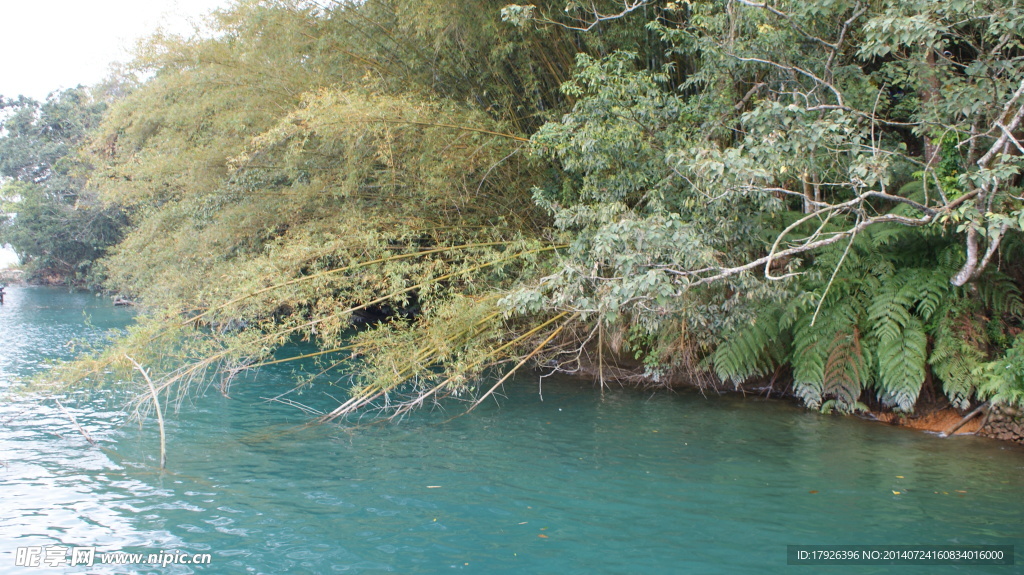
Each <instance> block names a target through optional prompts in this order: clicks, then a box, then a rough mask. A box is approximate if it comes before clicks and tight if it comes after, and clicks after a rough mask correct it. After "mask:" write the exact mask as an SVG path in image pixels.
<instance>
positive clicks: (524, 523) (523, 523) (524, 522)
mask: <svg viewBox="0 0 1024 575" xmlns="http://www.w3.org/2000/svg"><path fill="white" fill-rule="evenodd" d="M527 523H529V521H523V522H522V523H520V525H526V524H527Z"/></svg>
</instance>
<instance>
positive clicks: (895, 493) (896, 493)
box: [892, 491, 900, 495]
mask: <svg viewBox="0 0 1024 575" xmlns="http://www.w3.org/2000/svg"><path fill="white" fill-rule="evenodd" d="M892 494H893V495H899V494H900V492H899V491H893V492H892Z"/></svg>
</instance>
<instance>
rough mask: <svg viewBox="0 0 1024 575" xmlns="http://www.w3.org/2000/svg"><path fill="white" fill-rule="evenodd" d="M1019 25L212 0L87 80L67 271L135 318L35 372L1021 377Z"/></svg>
mask: <svg viewBox="0 0 1024 575" xmlns="http://www.w3.org/2000/svg"><path fill="white" fill-rule="evenodd" d="M1022 37H1024V8H1021V7H1019V6H1018V4H1017V3H1016V2H1012V1H1010V0H990V1H981V2H978V1H966V0H952V1H943V2H937V1H931V0H911V1H909V2H883V1H854V0H849V1H848V0H813V1H811V2H790V1H787V0H777V1H774V2H771V1H769V2H766V3H763V4H762V3H758V2H754V1H750V0H706V1H692V2H664V1H654V0H651V1H642V0H627V1H625V2H623V1H616V0H593V1H571V2H568V3H566V2H565V1H564V0H563V1H562V2H539V3H537V4H532V5H510V4H507V3H504V2H489V1H487V0H464V1H461V2H436V1H434V0H425V1H423V0H421V1H419V2H411V1H408V0H366V1H363V2H337V1H336V2H329V3H322V2H321V3H318V2H313V1H301V0H238V1H237V2H236V3H234V4H233V5H231V6H230V7H229V8H226V9H224V10H222V11H218V12H216V13H214V14H212V15H211V16H210V17H209V19H208V21H207V22H206V29H205V30H202V31H197V34H196V35H195V36H193V37H189V38H185V37H175V36H167V35H156V36H154V37H152V38H151V39H149V40H148V41H147V42H146V43H144V44H143V45H141V46H140V47H139V49H138V51H137V56H136V59H135V60H134V61H133V62H132V63H131V65H130V67H129V72H128V73H126V74H127V75H126V76H125V78H123V79H121V80H120V83H119V84H117V85H119V86H121V87H122V89H120V90H118V91H116V92H117V93H116V94H113V95H112V94H111V90H110V89H109V87H108V88H107V92H106V93H105V94H106V95H105V96H94V98H96V99H97V101H99V100H102V101H103V102H109V105H107V107H106V108H105V109H104V111H103V115H102V121H100V122H99V123H98V125H97V126H95V127H92V128H91V129H90V131H89V135H88V138H86V139H84V140H81V141H78V140H76V141H75V142H74V146H73V149H72V150H71V151H69V152H68V154H69V156H68V157H69V158H72V157H73V158H74V161H75V165H76V166H78V169H79V170H80V171H82V172H84V173H85V174H86V175H87V180H84V181H85V183H82V184H81V190H80V192H79V193H80V195H81V197H88V198H95V203H97V205H101V206H102V209H103V210H106V212H104V213H108V212H111V211H113V212H116V213H117V214H120V216H119V217H122V218H123V219H124V222H123V223H122V224H121V226H122V228H121V231H120V232H119V233H118V234H114V235H111V236H110V237H111V239H110V240H109V241H108V242H107V244H106V248H105V255H104V256H103V257H102V258H100V259H98V260H97V261H95V263H93V262H92V261H91V260H89V263H90V265H91V270H92V273H93V275H94V276H95V277H100V278H102V281H103V282H104V285H105V287H106V288H107V289H109V290H112V291H115V292H118V293H121V294H124V295H126V296H129V297H131V298H133V299H136V300H138V301H140V302H142V303H143V304H144V309H145V313H144V314H143V316H142V317H141V318H140V321H139V322H138V324H137V325H136V326H135V327H133V328H132V329H131V331H130V332H129V333H128V334H127V335H126V336H125V337H123V338H122V339H121V340H119V341H118V342H116V343H114V344H113V345H111V346H109V347H107V348H106V349H104V350H101V351H99V352H97V353H96V354H95V355H92V356H89V357H84V358H82V359H81V360H79V361H78V362H75V363H72V364H68V365H65V366H63V367H62V368H60V369H59V370H57V371H55V372H54V374H55V375H56V376H57V377H58V378H59V379H61V380H63V381H74V380H78V379H80V378H84V377H88V376H90V374H92V375H95V374H97V373H101V372H108V373H112V374H114V376H115V377H121V378H131V377H132V376H133V373H135V374H136V375H137V372H139V371H141V370H138V369H134V368H135V367H136V366H145V369H146V370H148V371H147V372H146V373H148V374H149V375H151V376H152V378H153V379H152V381H153V382H155V383H156V389H157V390H159V391H161V392H163V393H165V394H167V396H168V397H169V399H171V400H172V401H174V400H178V401H180V400H181V399H182V398H184V397H185V396H186V395H187V393H188V392H189V390H194V389H197V386H198V387H200V388H201V387H203V386H205V385H210V384H215V385H217V386H219V388H220V389H221V390H222V391H223V392H224V393H226V394H227V393H230V385H231V383H232V380H233V378H234V376H235V375H237V374H238V373H241V372H243V371H245V370H247V369H255V368H257V367H259V366H261V365H266V364H267V363H271V362H273V363H277V362H282V361H286V360H289V359H302V360H305V361H304V362H303V365H315V368H314V369H313V373H311V374H310V381H317V382H321V383H318V385H319V384H323V383H322V382H323V381H338V382H341V381H345V382H347V381H349V380H348V379H347V378H346V377H345V374H349V373H352V372H354V373H356V374H357V377H356V380H355V383H354V384H353V385H352V386H351V389H350V392H351V395H350V399H348V400H347V401H345V402H344V403H342V404H341V405H339V407H338V408H337V409H335V410H334V411H333V412H330V413H324V414H320V415H321V416H322V419H323V420H331V419H335V418H338V417H341V416H345V415H349V414H352V413H356V412H358V411H360V410H364V409H366V408H384V409H385V413H387V414H389V415H392V416H394V415H399V414H401V413H404V412H405V411H407V410H408V409H412V408H415V407H419V406H422V405H425V404H427V403H429V402H434V401H440V400H442V399H445V398H447V400H449V401H453V400H459V399H461V400H463V401H466V402H467V403H466V405H467V406H468V407H470V408H471V407H472V406H475V405H477V404H479V402H480V401H482V400H484V399H486V398H487V397H489V396H490V395H491V394H492V393H493V392H494V391H495V390H496V389H497V388H498V386H499V385H500V384H503V383H504V382H505V381H507V378H508V377H509V376H510V375H511V374H512V373H514V372H516V371H517V370H522V369H530V368H537V367H540V368H543V369H546V370H549V371H551V370H553V371H562V372H568V373H578V374H585V375H587V376H590V377H592V378H593V379H594V380H595V381H598V382H599V385H602V386H603V385H608V384H612V383H614V382H632V383H634V384H639V385H649V386H670V385H675V384H679V383H681V382H689V383H695V384H697V385H710V386H716V387H724V388H729V387H735V388H737V389H738V388H740V387H742V386H744V385H750V384H759V385H764V386H771V387H772V388H773V389H779V390H781V389H786V388H789V389H791V391H792V393H793V394H794V395H796V396H797V397H799V398H801V400H802V401H803V402H804V403H805V404H806V405H807V406H808V407H811V408H815V409H821V410H824V411H831V410H837V411H840V412H852V411H856V410H860V409H868V408H876V409H877V408H883V409H891V410H894V411H898V412H903V413H910V412H913V411H914V409H915V406H916V405H917V404H918V403H919V400H920V399H921V398H922V397H924V398H927V399H929V400H930V401H935V400H936V399H937V398H941V397H944V398H946V399H947V400H948V401H949V402H950V403H951V404H952V405H953V406H955V407H957V408H963V409H966V408H968V407H969V406H970V405H971V404H973V403H978V402H984V401H991V402H994V403H1005V404H1021V403H1022V402H1024V337H1022V336H1021V335H1020V334H1021V332H1022V327H1024V326H1022V319H1024V302H1022V299H1021V293H1020V287H1021V286H1022V285H1024V266H1022V264H1021V263H1020V262H1021V261H1022V260H1021V256H1022V255H1024V243H1022V241H1021V239H1022V226H1024V212H1022V202H1024V198H1022V190H1021V176H1020V167H1021V163H1022V160H1021V158H1024V142H1022V140H1024V126H1022V125H1021V124H1022V121H1024V71H1022V70H1024V46H1022V44H1021V38H1022ZM57 97H59V95H58V96H55V98H57ZM7 104H8V105H15V102H13V101H9V102H7ZM29 116H31V114H29ZM23 121H28V122H29V123H31V118H29V120H24V119H23ZM40 121H41V120H40ZM15 137H16V134H15V133H14V132H12V131H10V130H8V131H7V132H6V135H5V136H4V139H5V142H6V143H11V142H14V141H15V140H14V138H15ZM5 174H6V173H5ZM6 175H8V177H12V178H13V180H12V181H13V183H8V184H7V185H6V188H5V193H4V195H5V196H6V197H8V198H11V197H13V196H18V195H19V194H17V193H14V192H13V191H12V188H11V186H15V185H19V186H23V187H24V186H30V185H40V183H39V182H38V181H36V182H31V181H25V178H22V179H21V180H19V179H18V176H17V174H15V173H13V172H12V173H11V174H6ZM20 196H21V197H23V196H25V193H24V192H22V193H21V194H20ZM8 204H9V207H8V208H7V209H8V211H17V207H18V206H17V202H16V201H15V200H10V199H9V200H8ZM90 205H91V204H90ZM28 220H29V218H16V219H15V220H12V222H11V223H8V224H7V225H6V227H5V228H4V231H3V232H2V233H3V234H5V235H4V236H3V237H4V238H7V237H10V238H12V239H14V238H15V237H16V236H15V233H16V232H17V233H22V234H24V232H25V230H24V224H25V223H26V222H27V221H28ZM26 245H27V244H26ZM15 246H16V247H18V248H19V250H20V251H22V252H23V253H25V254H26V255H29V256H31V255H32V254H31V250H29V249H27V248H24V247H21V246H19V244H18V243H15ZM297 342H305V343H304V345H307V346H309V345H311V346H315V349H312V350H310V349H309V348H308V347H306V348H301V346H300V347H299V348H297V347H296V346H295V345H294V344H296V343H297ZM300 348H301V353H295V354H291V355H289V354H290V352H289V351H288V350H293V349H300ZM488 382H495V383H488ZM146 397H149V396H148V395H145V396H142V395H140V398H141V399H140V401H142V402H144V401H146V399H145V398H146Z"/></svg>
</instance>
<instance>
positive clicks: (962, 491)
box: [956, 489, 967, 493]
mask: <svg viewBox="0 0 1024 575" xmlns="http://www.w3.org/2000/svg"><path fill="white" fill-rule="evenodd" d="M956 492H957V493H967V492H966V491H964V490H963V489H957V490H956Z"/></svg>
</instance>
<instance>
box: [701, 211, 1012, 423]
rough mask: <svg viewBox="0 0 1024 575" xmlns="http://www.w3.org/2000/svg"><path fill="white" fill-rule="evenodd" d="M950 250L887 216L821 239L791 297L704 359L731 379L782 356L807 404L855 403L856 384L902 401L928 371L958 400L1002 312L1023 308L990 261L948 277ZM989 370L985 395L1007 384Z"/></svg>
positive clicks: (886, 400)
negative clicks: (845, 236) (964, 277)
mask: <svg viewBox="0 0 1024 575" xmlns="http://www.w3.org/2000/svg"><path fill="white" fill-rule="evenodd" d="M961 259H962V255H961V253H960V252H959V249H958V247H957V246H956V245H955V244H954V243H952V242H951V241H950V240H949V239H948V238H946V237H944V236H943V235H942V233H941V231H924V230H907V229H905V228H904V229H900V228H896V227H895V226H894V227H892V228H884V227H881V228H876V229H872V230H869V231H867V232H864V233H862V234H860V235H859V236H858V237H857V238H856V239H855V240H854V241H853V243H852V245H850V246H849V248H847V246H845V245H844V246H836V247H831V249H829V250H825V251H823V252H822V253H820V254H818V256H817V258H816V259H815V261H814V262H812V263H811V264H810V266H809V273H807V274H805V275H804V276H803V277H802V279H801V280H800V281H799V282H798V285H797V296H796V297H794V298H793V299H791V300H790V301H789V302H788V303H785V304H777V303H773V304H769V305H767V306H765V307H764V308H763V309H760V310H758V312H757V313H756V318H755V320H754V321H753V322H752V323H751V324H750V325H748V326H742V327H739V328H736V329H734V330H732V331H731V332H730V333H728V334H726V336H725V337H724V339H723V341H722V342H721V343H720V345H719V346H718V348H717V349H716V351H715V353H714V356H713V362H714V367H715V371H716V372H717V374H718V376H719V377H720V378H721V379H723V380H727V381H732V382H734V383H735V384H736V385H739V384H740V383H742V382H744V381H747V380H750V379H754V378H758V377H764V376H765V375H766V374H768V373H771V372H773V371H774V370H776V369H778V368H779V367H781V366H783V365H786V364H788V365H789V366H790V367H791V368H792V372H793V386H794V392H795V393H796V395H797V396H798V397H800V398H801V399H802V400H803V401H804V403H805V404H806V405H807V406H808V407H811V408H814V409H820V410H822V411H833V410H835V411H839V412H844V413H848V412H852V411H857V410H864V409H866V406H865V404H864V403H863V402H864V401H865V400H866V394H873V396H874V398H875V399H876V400H877V401H879V402H880V403H881V404H882V405H884V406H886V407H888V408H891V409H893V410H895V411H899V412H911V411H913V409H914V406H915V404H916V403H917V400H918V397H919V395H920V393H921V390H922V389H923V387H924V386H925V384H926V382H927V381H928V379H929V375H931V376H933V378H934V380H937V381H938V382H940V383H941V386H942V391H943V393H944V394H945V395H946V397H948V398H949V401H950V403H951V404H952V405H953V406H955V407H958V408H961V409H963V408H966V407H968V406H969V404H970V402H971V399H972V398H974V397H975V396H976V395H977V394H978V393H979V390H978V389H976V388H975V382H976V381H977V380H978V378H979V373H981V372H982V371H984V369H986V366H989V363H986V362H990V361H992V360H993V358H997V357H998V351H999V349H1000V348H1001V345H1000V344H1001V343H1002V341H1007V340H1008V335H1007V334H1008V333H1009V328H1010V327H1011V326H1009V325H1008V324H1007V322H1006V321H1004V319H1003V318H1012V319H1014V321H1017V320H1018V319H1019V318H1020V317H1021V316H1022V312H1024V308H1022V300H1021V296H1020V292H1019V290H1018V289H1017V287H1016V285H1015V284H1014V283H1013V281H1012V280H1010V278H1008V277H1006V276H1005V275H1003V274H1001V273H999V272H996V271H991V272H988V273H987V275H986V276H984V277H982V278H981V281H979V282H978V284H977V285H976V286H975V287H965V288H956V287H953V286H952V285H951V284H950V283H949V277H950V276H951V274H952V273H953V271H954V270H955V269H956V268H957V267H958V266H959V265H960V264H961V263H962V262H961ZM837 268H838V269H837ZM1021 343H1022V344H1024V342H1021ZM1021 347H1022V349H1024V345H1021ZM1021 355H1022V357H1024V354H1021ZM991 371H992V368H989V372H991ZM1004 371H1005V372H1007V373H1008V372H1009V371H1012V368H1006V369H1004ZM1020 371H1022V372H1024V369H1022V370H1020ZM989 380H991V381H997V382H996V383H990V384H989V385H988V387H987V388H986V389H984V390H982V391H981V392H982V394H984V395H986V396H992V395H994V394H996V393H999V390H1002V389H1016V388H1014V387H1013V386H1012V385H1008V384H1006V383H1005V382H1006V381H1007V380H1008V378H1006V377H1003V378H1002V379H999V378H995V379H993V378H989ZM1000 381H1001V382H1003V383H1002V384H1000V383H998V382H1000ZM1000 385H1002V387H1000ZM1021 389H1022V390H1024V386H1022V387H1021ZM1010 393H1011V392H1010V391H1005V392H1004V395H1006V394H1010ZM1022 397H1024V393H1022Z"/></svg>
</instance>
